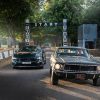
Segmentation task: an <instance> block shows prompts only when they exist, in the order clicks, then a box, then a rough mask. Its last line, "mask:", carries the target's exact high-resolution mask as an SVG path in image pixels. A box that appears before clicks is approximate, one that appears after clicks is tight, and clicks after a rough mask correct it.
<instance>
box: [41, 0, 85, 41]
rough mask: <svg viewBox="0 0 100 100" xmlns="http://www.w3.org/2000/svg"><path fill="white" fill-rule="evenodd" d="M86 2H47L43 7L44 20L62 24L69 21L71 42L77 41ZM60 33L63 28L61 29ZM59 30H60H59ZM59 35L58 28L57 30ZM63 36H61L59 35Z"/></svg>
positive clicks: (62, 0)
mask: <svg viewBox="0 0 100 100" xmlns="http://www.w3.org/2000/svg"><path fill="white" fill-rule="evenodd" d="M83 4H84V0H47V2H45V3H44V5H43V10H42V13H41V15H42V18H41V19H42V20H43V21H47V22H50V21H51V22H52V21H53V22H62V21H63V19H64V18H66V19H67V20H68V23H67V25H68V35H69V37H70V39H71V41H74V42H75V41H76V39H77V26H78V25H79V24H80V23H81V20H82V16H83V14H82V12H83V7H82V5H83ZM60 29H61V30H60V33H61V32H62V28H60ZM58 30H59V28H58ZM53 31H55V33H57V32H58V31H57V28H55V30H54V29H53ZM58 35H61V34H58Z"/></svg>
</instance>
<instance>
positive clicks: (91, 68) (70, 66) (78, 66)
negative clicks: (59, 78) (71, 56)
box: [64, 65, 96, 71]
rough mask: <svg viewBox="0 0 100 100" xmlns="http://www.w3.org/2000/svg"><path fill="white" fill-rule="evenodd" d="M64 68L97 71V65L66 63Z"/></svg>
mask: <svg viewBox="0 0 100 100" xmlns="http://www.w3.org/2000/svg"><path fill="white" fill-rule="evenodd" d="M64 69H65V70H68V71H96V66H88V65H87V66H84V65H65V67H64Z"/></svg>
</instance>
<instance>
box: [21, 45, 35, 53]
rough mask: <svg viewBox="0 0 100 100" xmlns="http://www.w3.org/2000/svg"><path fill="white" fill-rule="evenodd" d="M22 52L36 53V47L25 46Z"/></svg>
mask: <svg viewBox="0 0 100 100" xmlns="http://www.w3.org/2000/svg"><path fill="white" fill-rule="evenodd" d="M19 51H20V52H22V51H26V52H35V51H36V46H25V47H23V48H22V49H20V50H19Z"/></svg>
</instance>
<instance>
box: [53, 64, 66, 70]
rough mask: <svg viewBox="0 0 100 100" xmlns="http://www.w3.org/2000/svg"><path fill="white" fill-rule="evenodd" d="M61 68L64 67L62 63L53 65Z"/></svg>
mask: <svg viewBox="0 0 100 100" xmlns="http://www.w3.org/2000/svg"><path fill="white" fill-rule="evenodd" d="M63 68H64V65H62V64H56V65H55V69H63Z"/></svg>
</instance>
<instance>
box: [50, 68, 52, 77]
mask: <svg viewBox="0 0 100 100" xmlns="http://www.w3.org/2000/svg"><path fill="white" fill-rule="evenodd" d="M51 73H52V70H51V68H50V77H51Z"/></svg>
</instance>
